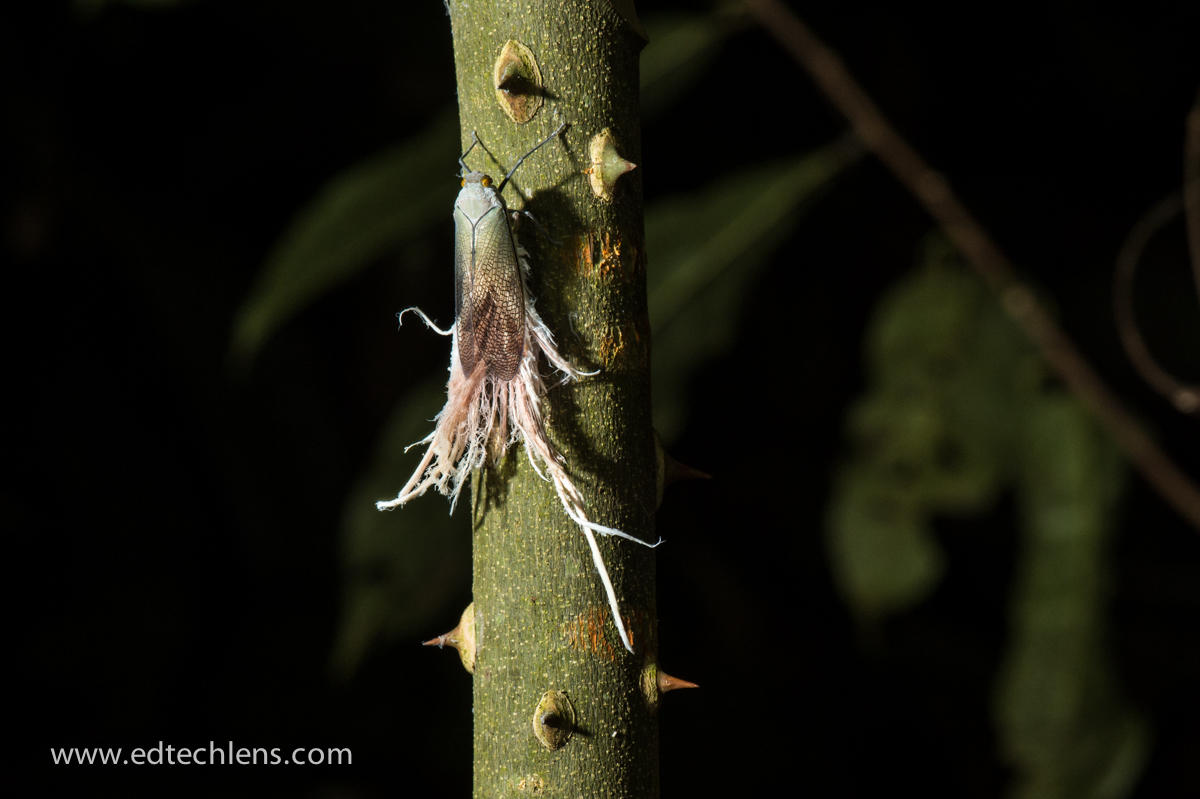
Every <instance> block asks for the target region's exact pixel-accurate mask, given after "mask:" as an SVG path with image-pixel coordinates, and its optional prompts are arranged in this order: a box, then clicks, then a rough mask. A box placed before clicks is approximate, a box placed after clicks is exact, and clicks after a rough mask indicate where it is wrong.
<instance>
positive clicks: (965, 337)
mask: <svg viewBox="0 0 1200 799" xmlns="http://www.w3.org/2000/svg"><path fill="white" fill-rule="evenodd" d="M922 261H923V264H922V266H921V267H920V268H918V269H917V270H915V271H914V272H913V273H912V274H911V275H910V276H908V277H907V278H905V279H904V280H902V281H901V282H900V283H899V284H898V285H897V286H896V287H895V288H893V289H892V290H891V291H890V292H889V293H888V294H887V296H885V297H884V299H883V300H882V301H881V302H880V304H879V308H878V309H877V311H876V313H875V316H874V318H873V319H872V321H871V324H870V326H869V328H868V331H867V335H866V342H865V344H866V350H867V366H868V370H869V372H870V378H869V379H870V386H869V390H868V392H867V394H866V395H865V396H864V397H863V398H862V399H860V400H859V401H857V402H856V403H855V404H854V406H853V407H852V408H851V409H850V412H849V415H848V420H847V432H848V434H849V438H850V442H851V455H850V457H849V458H848V459H847V460H846V462H845V463H844V464H843V466H842V470H841V474H840V475H839V478H838V480H837V484H836V486H835V490H834V495H833V497H832V499H831V503H830V511H829V514H828V519H827V527H828V533H829V536H830V555H831V557H832V559H833V560H832V565H833V569H834V575H835V577H836V579H837V582H838V584H839V586H840V587H841V590H842V592H843V594H844V595H845V596H846V599H847V601H848V602H849V603H850V605H851V607H852V608H853V609H854V610H855V612H856V613H858V614H859V615H860V616H861V617H863V618H875V617H878V616H880V615H884V614H887V613H894V612H897V611H900V610H903V609H905V608H908V607H910V606H912V605H913V604H915V603H917V602H920V601H921V600H922V599H924V598H925V597H926V596H927V595H928V594H929V592H930V591H931V590H933V587H934V586H935V585H936V584H937V582H938V580H939V579H940V576H941V568H940V564H941V561H942V558H941V553H940V551H938V550H937V548H936V545H935V543H934V541H933V538H932V532H931V528H930V521H931V519H932V517H933V516H935V515H938V514H947V513H955V514H963V513H973V512H978V511H981V510H983V509H984V508H986V507H988V506H989V505H990V503H991V502H992V499H993V497H994V496H995V495H996V493H997V492H998V491H999V490H1000V489H1001V488H1002V487H1003V486H1004V485H1006V483H1007V482H1008V481H1010V480H1011V464H1012V454H1011V449H1012V447H1011V443H1010V438H1011V431H1012V430H1013V429H1015V428H1019V426H1020V425H1021V417H1022V415H1023V414H1024V412H1025V411H1024V409H1025V407H1026V406H1027V405H1028V403H1030V402H1032V401H1033V398H1034V393H1035V391H1036V388H1037V385H1038V382H1039V379H1040V375H1041V367H1040V364H1039V362H1038V361H1037V358H1036V356H1035V355H1034V353H1033V351H1032V349H1031V348H1030V347H1029V345H1028V344H1027V343H1026V342H1025V340H1024V338H1023V337H1022V336H1021V334H1020V333H1019V332H1018V331H1017V330H1016V329H1015V328H1014V327H1013V326H1012V324H1011V323H1010V322H1009V321H1008V319H1007V318H1006V317H1005V316H1004V315H1003V313H1002V312H1001V310H1000V308H999V307H998V306H997V305H996V304H995V302H994V301H993V300H992V298H991V296H990V295H989V294H988V293H987V291H986V289H985V288H984V287H983V285H982V284H980V283H979V281H978V280H977V279H976V278H975V277H974V276H973V275H971V274H970V273H968V272H967V271H966V270H964V269H962V268H961V266H960V265H959V264H958V263H957V261H956V258H955V257H954V255H953V252H952V251H951V250H950V249H949V247H948V245H946V244H945V243H944V242H942V241H941V240H940V239H932V240H931V241H930V243H929V245H928V246H927V248H926V252H925V254H924V255H923V257H922ZM887 497H890V498H891V500H890V501H889V502H883V500H882V499H881V498H887ZM881 508H886V511H887V512H882V511H881ZM890 539H894V540H890ZM889 562H891V563H894V564H896V567H895V568H896V569H897V570H898V573H896V574H893V573H891V572H890V571H889V567H888V563H889Z"/></svg>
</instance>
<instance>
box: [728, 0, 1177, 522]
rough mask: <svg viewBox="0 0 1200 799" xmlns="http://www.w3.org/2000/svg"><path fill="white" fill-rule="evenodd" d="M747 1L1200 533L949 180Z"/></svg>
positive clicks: (827, 62)
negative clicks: (952, 188) (957, 195)
mask: <svg viewBox="0 0 1200 799" xmlns="http://www.w3.org/2000/svg"><path fill="white" fill-rule="evenodd" d="M743 2H745V4H746V6H747V7H748V8H749V9H750V12H751V13H752V14H753V15H754V16H755V17H756V18H757V19H758V21H759V22H760V23H761V24H762V26H763V28H765V29H766V30H767V32H768V33H770V34H771V35H772V36H774V37H775V38H776V39H777V40H778V41H779V42H780V44H782V45H783V46H784V48H786V49H787V51H788V52H789V53H791V55H792V56H793V57H794V58H795V59H796V61H797V62H799V63H800V65H801V66H803V67H804V68H805V69H806V70H807V71H808V73H809V75H810V76H811V77H812V78H813V80H814V81H815V82H816V84H817V86H818V87H819V88H820V89H821V91H822V92H823V93H824V94H825V96H826V97H827V98H828V99H829V101H830V102H832V103H833V104H834V106H836V107H837V108H838V110H839V111H841V112H842V114H844V115H845V116H846V118H847V119H849V121H850V124H851V126H852V127H853V129H854V131H855V133H856V134H857V135H858V136H859V137H860V138H861V139H862V140H863V143H864V144H866V146H867V147H868V148H869V149H870V150H871V151H872V152H873V153H875V155H876V156H878V158H879V159H880V160H881V161H883V163H884V164H885V165H886V166H887V167H888V169H890V170H891V171H892V173H893V174H894V175H895V176H896V177H897V178H898V179H899V180H900V182H901V183H903V184H904V185H905V186H906V187H908V189H909V191H911V192H912V193H913V195H915V196H916V198H917V199H918V200H919V201H920V202H921V204H922V205H923V206H924V207H925V210H926V211H928V212H929V214H930V215H931V216H932V217H933V218H934V219H935V220H936V221H937V223H938V224H939V225H940V226H941V227H942V229H943V230H944V231H945V233H946V235H947V236H948V237H949V238H950V240H951V241H953V242H954V244H955V246H957V247H958V248H959V249H960V250H961V251H962V252H963V254H964V255H965V256H966V257H967V260H968V262H969V263H970V264H971V266H972V267H973V268H974V269H975V271H976V272H977V273H978V274H979V275H980V276H981V277H982V278H983V279H984V281H986V282H987V284H988V285H989V286H990V287H991V288H992V290H993V291H994V292H995V293H996V294H997V295H998V297H999V298H1000V301H1001V304H1002V305H1003V307H1004V308H1005V310H1006V311H1007V312H1008V314H1009V315H1010V316H1011V317H1012V319H1013V320H1014V321H1015V322H1016V323H1017V324H1018V325H1019V326H1020V327H1021V329H1022V330H1023V331H1024V332H1025V334H1026V335H1027V336H1029V338H1030V339H1031V340H1032V341H1033V342H1034V344H1035V345H1036V346H1037V348H1038V351H1039V352H1040V353H1041V355H1042V357H1043V358H1045V360H1046V362H1047V363H1048V364H1049V365H1050V367H1051V368H1052V369H1054V371H1055V372H1056V373H1057V374H1058V375H1059V377H1061V378H1062V380H1063V381H1064V382H1065V383H1066V384H1067V386H1068V387H1069V388H1070V389H1071V391H1072V392H1073V393H1074V394H1075V395H1076V396H1077V397H1079V399H1080V401H1082V402H1083V403H1084V405H1085V406H1086V407H1087V408H1088V409H1089V411H1091V413H1092V414H1094V415H1095V416H1096V418H1097V419H1099V421H1100V422H1101V424H1103V426H1104V427H1105V429H1106V430H1107V431H1108V432H1109V434H1110V435H1112V436H1113V439H1114V440H1115V441H1116V442H1117V445H1118V446H1119V447H1120V448H1121V450H1122V451H1123V452H1124V453H1125V455H1126V456H1127V457H1128V458H1129V460H1130V461H1131V462H1132V463H1133V465H1134V466H1135V467H1136V468H1137V470H1138V471H1139V472H1140V473H1141V474H1142V476H1143V477H1144V478H1145V479H1146V480H1147V482H1149V483H1150V485H1151V486H1152V487H1153V488H1154V489H1155V490H1156V491H1157V492H1158V493H1159V495H1160V496H1162V497H1163V498H1164V499H1165V500H1167V502H1168V503H1169V504H1170V505H1171V506H1172V507H1174V508H1175V509H1176V510H1177V511H1178V512H1179V513H1180V514H1181V515H1182V516H1183V517H1184V518H1186V519H1187V520H1188V521H1190V522H1191V524H1192V525H1193V526H1194V527H1196V528H1197V529H1200V489H1198V488H1197V487H1196V485H1195V484H1193V483H1192V482H1191V480H1189V479H1188V477H1187V476H1186V475H1185V474H1184V473H1183V472H1182V471H1180V470H1179V468H1178V467H1177V466H1176V465H1175V464H1174V463H1173V462H1172V461H1171V459H1170V458H1169V457H1168V456H1167V455H1166V454H1165V453H1164V452H1163V451H1162V450H1161V449H1160V448H1159V447H1158V445H1157V444H1156V443H1155V442H1154V440H1153V439H1152V438H1151V437H1150V436H1149V435H1148V434H1147V433H1146V431H1145V430H1144V429H1143V427H1142V425H1141V423H1140V422H1139V421H1138V420H1137V419H1136V418H1134V416H1133V415H1132V414H1131V413H1130V412H1129V411H1128V410H1127V409H1126V408H1125V406H1124V404H1123V403H1122V402H1121V401H1120V400H1119V399H1118V398H1117V397H1116V395H1114V394H1113V393H1112V391H1110V390H1109V388H1108V387H1107V386H1106V385H1105V384H1104V382H1103V381H1102V380H1101V379H1100V378H1099V376H1098V375H1097V374H1096V372H1095V371H1094V370H1093V369H1092V367H1091V365H1090V364H1089V363H1088V362H1087V361H1086V360H1085V359H1084V358H1083V356H1082V355H1081V354H1080V353H1079V351H1078V350H1077V349H1076V348H1075V345H1074V344H1073V343H1072V342H1071V341H1070V339H1068V338H1067V336H1066V335H1065V333H1063V331H1062V330H1060V329H1059V327H1058V325H1057V324H1056V323H1055V322H1054V320H1053V318H1052V317H1051V316H1050V314H1049V313H1047V312H1046V310H1045V309H1044V308H1042V306H1041V305H1040V304H1039V303H1038V302H1037V300H1036V298H1035V297H1034V294H1033V292H1032V291H1031V290H1030V289H1029V288H1028V287H1027V286H1025V285H1023V284H1022V283H1021V282H1020V281H1019V280H1018V279H1017V277H1016V268H1015V267H1014V265H1013V264H1012V262H1011V261H1010V260H1009V259H1008V257H1007V256H1005V255H1004V254H1003V253H1002V252H1001V251H1000V249H999V248H998V247H997V246H996V244H995V243H994V242H993V241H992V239H991V237H990V236H989V235H988V233H987V232H986V231H985V230H984V229H983V227H982V226H981V225H980V224H979V223H978V222H977V221H976V220H975V218H974V217H973V216H971V214H970V213H969V212H968V211H967V209H966V208H965V207H964V206H963V204H962V203H961V202H960V201H959V200H958V198H957V197H956V196H955V195H954V192H953V191H952V190H951V188H950V185H949V184H948V183H947V182H946V179H945V178H944V177H942V176H941V175H940V174H938V173H937V172H935V171H934V170H933V169H932V168H931V167H930V166H929V165H928V164H927V163H926V162H925V160H924V159H923V158H922V157H921V156H920V154H919V153H917V152H916V150H914V149H913V148H912V147H911V146H909V144H908V143H907V142H906V141H905V140H904V139H903V138H901V136H900V134H899V133H897V132H896V130H895V128H893V127H892V125H891V123H889V122H888V121H887V119H886V118H885V117H884V116H883V114H882V113H881V112H880V110H879V109H878V107H877V106H876V105H875V103H874V102H873V101H872V100H871V98H870V97H869V96H868V95H867V94H866V92H864V91H863V89H862V88H861V87H860V86H859V85H858V83H857V82H855V80H854V79H853V78H852V77H851V76H850V74H849V72H848V71H847V70H846V68H845V66H843V64H842V62H841V59H840V58H839V57H838V56H837V54H836V53H835V52H834V51H833V50H831V49H830V48H828V47H827V46H825V44H824V43H822V42H821V41H820V39H818V38H817V37H816V36H815V35H814V34H813V32H812V31H811V30H810V29H809V28H808V26H807V25H805V24H804V23H803V22H801V21H800V20H799V19H798V18H797V17H796V16H795V15H794V14H793V13H792V12H791V11H789V10H788V9H787V8H786V7H784V6H783V5H782V4H781V3H779V2H778V0H743Z"/></svg>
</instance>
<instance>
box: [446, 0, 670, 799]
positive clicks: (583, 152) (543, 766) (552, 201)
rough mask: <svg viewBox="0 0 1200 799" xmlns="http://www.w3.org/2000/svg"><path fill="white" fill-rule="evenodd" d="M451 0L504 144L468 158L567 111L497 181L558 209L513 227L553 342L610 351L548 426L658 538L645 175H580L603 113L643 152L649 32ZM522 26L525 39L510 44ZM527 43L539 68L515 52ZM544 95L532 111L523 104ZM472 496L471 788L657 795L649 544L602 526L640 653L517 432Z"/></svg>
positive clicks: (584, 479) (479, 113)
mask: <svg viewBox="0 0 1200 799" xmlns="http://www.w3.org/2000/svg"><path fill="white" fill-rule="evenodd" d="M449 8H450V19H451V25H452V29H453V36H454V56H455V66H456V70H457V77H458V97H459V114H460V121H461V124H462V143H463V149H466V147H467V145H468V144H469V143H470V141H471V133H472V131H475V132H477V133H478V135H479V138H480V140H481V141H482V142H483V143H484V144H485V145H486V146H487V149H488V150H489V151H490V152H491V153H492V154H493V155H494V157H495V159H496V160H495V161H493V160H492V159H491V157H489V156H488V155H487V153H483V152H480V149H479V148H476V150H475V151H474V152H473V153H472V154H471V155H470V156H469V157H468V159H467V164H468V166H469V167H470V168H472V169H477V170H482V171H485V172H488V173H489V174H491V175H492V176H493V177H494V178H495V179H496V181H497V182H498V181H499V180H500V178H501V177H502V176H503V174H504V172H505V171H506V170H507V169H508V168H510V167H511V166H512V165H513V164H515V163H516V161H517V159H518V158H519V157H520V156H521V155H522V154H524V153H525V152H526V151H527V150H528V149H529V148H530V147H532V146H533V145H534V144H536V143H537V142H538V141H540V140H541V139H542V138H544V137H545V136H547V135H548V134H549V133H551V132H552V131H553V130H554V129H555V128H556V127H557V126H558V125H559V123H560V122H566V123H568V127H567V129H566V130H565V131H564V133H563V134H562V135H561V137H560V138H559V139H558V140H556V141H552V142H550V143H549V144H547V145H546V146H545V147H543V148H541V149H540V150H538V151H537V153H535V154H534V155H533V156H531V157H530V158H529V160H528V161H526V162H525V163H524V165H522V166H521V168H520V169H519V170H518V171H517V173H516V175H515V176H514V178H513V181H512V183H511V184H510V186H509V187H508V188H506V189H505V192H504V194H505V199H506V200H507V202H508V204H509V206H510V208H514V209H519V208H522V207H524V208H525V209H526V210H528V211H530V212H531V213H532V214H533V215H534V216H535V217H536V219H537V220H538V222H539V223H540V225H541V226H542V227H544V228H545V230H544V231H541V230H538V229H537V227H536V226H534V225H531V224H528V223H526V224H523V225H522V227H521V231H520V238H521V243H522V244H523V245H524V246H525V247H526V248H527V249H528V250H529V253H530V263H531V267H532V277H531V281H530V288H531V291H532V293H533V295H534V297H536V299H537V307H538V309H539V311H540V313H541V315H542V317H543V319H545V321H546V323H547V325H548V326H549V328H550V329H551V331H552V332H553V333H554V335H555V338H556V340H557V342H558V344H559V349H560V351H561V352H562V353H563V355H565V356H566V357H567V358H569V359H570V360H572V361H573V363H574V364H575V365H576V366H578V367H580V368H581V369H587V370H591V369H599V370H600V373H599V374H598V375H596V376H594V377H588V378H584V379H583V380H581V381H580V382H578V383H574V384H570V385H564V386H558V387H552V388H551V389H550V391H549V394H548V396H547V397H546V401H545V408H546V411H547V417H548V430H549V435H550V438H551V440H552V441H553V443H554V444H555V445H556V446H557V447H558V449H559V450H560V451H561V452H562V454H563V455H564V456H565V457H566V462H567V466H568V469H569V471H570V473H571V475H572V478H573V479H574V480H575V483H576V485H578V486H579V488H580V489H581V490H582V491H583V493H584V496H585V498H586V501H587V510H588V515H589V518H590V519H591V520H592V521H594V522H597V523H600V524H603V525H608V526H612V527H617V528H619V529H621V530H624V531H625V532H627V533H629V534H631V535H634V536H637V537H639V538H642V539H645V540H651V541H652V540H654V513H655V509H656V490H655V487H656V475H655V468H656V466H655V463H656V456H655V444H654V438H653V432H652V428H651V416H650V389H649V347H650V327H649V321H648V319H647V315H646V290H645V253H644V250H643V240H644V239H643V230H642V201H641V181H640V178H639V173H638V172H637V171H633V172H630V173H628V174H625V175H624V176H623V177H621V178H620V179H619V180H617V181H616V183H615V185H613V186H612V191H611V199H605V198H601V197H599V196H597V193H596V192H594V191H593V189H592V188H591V186H590V184H589V175H588V174H585V170H587V169H589V168H591V167H592V162H591V158H592V155H590V154H589V143H590V142H591V141H592V140H593V139H594V138H596V137H597V136H600V135H601V134H602V133H603V131H605V129H608V130H609V131H610V134H611V135H610V138H611V141H612V142H613V143H614V145H615V146H616V148H617V151H618V152H619V153H620V155H621V156H623V157H624V158H625V159H628V160H629V161H632V162H634V163H637V162H639V161H640V152H639V143H640V131H639V127H638V62H637V59H638V53H639V52H640V50H641V47H642V45H643V44H644V41H643V39H642V37H641V34H640V32H639V27H638V24H637V22H636V19H634V18H632V17H633V15H632V10H631V4H630V3H628V2H616V3H613V2H608V0H587V1H585V0H563V1H562V2H555V3H513V2H511V1H509V2H496V1H495V0H484V1H483V2H465V1H462V2H451V3H450V5H449ZM510 41H513V42H517V43H519V45H520V46H508V47H506V45H508V43H509V42H510ZM503 53H507V56H504V57H506V58H507V59H508V60H509V61H510V62H512V65H511V66H509V67H505V65H504V63H502V64H501V65H500V67H499V72H501V73H503V74H506V75H509V76H512V75H516V77H515V79H513V80H512V81H511V82H510V84H509V85H510V86H511V87H512V91H510V92H508V93H507V95H506V94H505V93H503V92H501V93H500V94H499V95H498V94H497V90H496V75H497V72H498V67H497V59H500V58H502V54H503ZM530 56H532V58H533V59H534V60H535V61H536V69H531V68H528V67H529V65H527V64H522V63H521V62H520V59H521V58H526V59H528V58H529V57H530ZM517 73H520V74H517ZM539 80H540V81H541V82H542V84H543V86H542V88H540V89H539V88H538V87H537V85H536V84H537V82H538V81H539ZM506 97H507V98H508V99H509V100H510V101H511V102H508V103H507V104H506V103H505V102H504V101H505V98H506ZM538 99H540V100H541V101H542V102H541V104H540V107H539V106H538V103H537V100H538ZM506 105H507V108H506ZM531 108H534V109H536V110H535V111H534V112H533V115H532V116H531V117H529V118H528V119H527V120H525V121H516V119H514V116H515V117H516V118H517V119H520V118H522V117H524V116H527V115H528V114H529V113H530V109H531ZM602 160H603V159H602ZM608 162H610V163H618V162H619V161H618V160H617V159H615V158H609V159H608ZM606 168H607V169H611V166H610V167H604V166H598V167H597V169H606ZM608 177H611V175H608ZM472 500H473V524H474V581H473V593H474V607H475V627H476V646H477V648H476V661H475V672H474V705H475V709H474V712H475V763H474V769H475V776H474V793H475V796H476V797H489V798H490V797H497V796H533V795H537V796H550V797H553V796H564V797H565V796H570V797H577V796H587V797H590V796H605V797H653V796H657V794H658V726H657V720H656V712H657V705H658V689H657V686H656V682H655V677H656V674H657V666H656V663H655V660H656V652H657V631H656V624H655V605H654V553H653V552H652V551H651V550H649V549H646V548H644V547H641V546H638V545H637V544H633V543H631V542H628V541H619V540H616V539H604V538H602V539H601V540H600V547H601V550H602V552H603V553H604V558H605V561H606V563H607V564H608V569H609V572H610V573H611V575H612V579H613V583H614V585H615V587H616V590H617V595H618V597H619V598H620V604H621V611H622V615H623V617H624V619H625V622H626V624H627V626H628V628H629V631H630V634H631V637H632V640H633V646H634V649H635V650H636V654H635V655H631V654H629V653H628V652H627V651H626V650H625V649H624V648H623V647H622V645H621V642H620V640H619V639H618V637H617V631H616V629H615V627H614V626H613V622H612V619H611V618H610V615H609V609H608V603H607V601H606V598H605V594H604V590H603V588H602V586H601V583H600V580H599V578H598V577H597V576H596V573H595V571H594V569H593V566H592V560H591V556H590V554H589V551H588V548H587V545H586V543H585V540H584V537H583V535H582V533H581V532H580V530H579V528H578V527H577V526H576V525H575V524H574V523H573V522H572V521H571V520H570V519H569V518H568V517H567V515H566V513H565V512H564V511H563V507H562V505H561V504H560V502H559V500H558V498H557V497H556V496H555V492H554V489H553V487H552V486H551V485H550V484H549V483H548V482H546V481H544V480H542V479H541V478H539V477H538V475H537V474H536V473H535V472H534V470H533V469H532V467H531V466H530V464H529V462H528V460H527V459H526V456H525V453H524V451H523V448H521V447H517V448H513V449H511V450H510V451H509V453H508V455H507V456H505V457H504V459H503V460H502V461H501V462H500V463H499V464H498V465H497V466H495V467H490V468H488V469H486V470H485V471H484V472H483V473H481V474H477V475H475V478H474V480H473V485H472ZM550 747H556V748H550Z"/></svg>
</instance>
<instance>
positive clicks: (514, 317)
mask: <svg viewBox="0 0 1200 799" xmlns="http://www.w3.org/2000/svg"><path fill="white" fill-rule="evenodd" d="M454 223H455V270H456V272H457V275H456V276H457V280H456V285H455V296H454V300H455V302H454V306H455V318H456V319H457V322H456V324H457V326H458V356H459V360H460V361H461V363H462V368H463V372H464V373H465V374H468V375H469V374H471V373H472V372H473V371H474V370H475V367H476V366H477V364H478V363H479V362H480V361H483V362H484V363H485V364H487V373H488V374H489V375H490V376H492V377H494V378H496V379H498V380H510V379H512V378H513V377H515V376H516V374H517V369H518V367H519V366H520V363H521V356H522V355H523V354H524V346H525V297H524V290H523V288H522V285H521V274H520V268H519V266H518V264H517V252H516V247H515V245H514V243H513V237H512V232H511V230H510V229H509V227H508V217H507V216H506V215H505V209H504V206H503V205H502V204H500V203H497V204H496V205H494V206H493V207H491V208H489V209H488V210H487V211H486V212H485V213H484V214H483V215H482V216H480V217H479V218H478V219H476V220H474V221H473V222H472V220H471V219H470V218H469V217H468V215H467V214H465V213H463V211H462V210H461V209H459V208H455V211H454Z"/></svg>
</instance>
